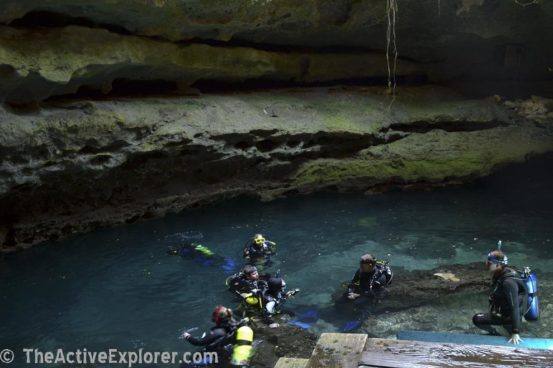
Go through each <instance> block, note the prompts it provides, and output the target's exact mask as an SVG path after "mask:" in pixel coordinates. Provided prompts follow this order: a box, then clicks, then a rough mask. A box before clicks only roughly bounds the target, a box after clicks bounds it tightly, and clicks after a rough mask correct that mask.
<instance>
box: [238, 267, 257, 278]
mask: <svg viewBox="0 0 553 368" xmlns="http://www.w3.org/2000/svg"><path fill="white" fill-rule="evenodd" d="M242 272H243V273H244V276H246V278H247V279H248V280H258V279H259V273H258V272H257V267H255V266H252V265H246V266H244V269H243V270H242Z"/></svg>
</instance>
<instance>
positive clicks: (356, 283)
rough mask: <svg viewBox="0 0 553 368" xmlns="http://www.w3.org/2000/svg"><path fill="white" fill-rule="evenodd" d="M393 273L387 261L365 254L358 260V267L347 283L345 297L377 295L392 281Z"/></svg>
mask: <svg viewBox="0 0 553 368" xmlns="http://www.w3.org/2000/svg"><path fill="white" fill-rule="evenodd" d="M392 278H393V274H392V270H391V269H390V267H389V266H388V265H387V263H384V262H381V261H377V260H376V259H375V258H374V257H373V256H372V255H371V254H365V255H363V256H362V257H361V259H360V261H359V269H358V270H357V272H355V275H354V276H353V279H352V280H351V282H350V283H349V285H348V290H347V292H346V295H345V297H346V298H347V299H349V300H355V299H357V298H359V297H360V296H362V295H364V296H369V297H371V296H379V295H380V293H379V292H380V291H382V290H383V288H384V287H385V286H387V285H389V284H390V283H391V282H392Z"/></svg>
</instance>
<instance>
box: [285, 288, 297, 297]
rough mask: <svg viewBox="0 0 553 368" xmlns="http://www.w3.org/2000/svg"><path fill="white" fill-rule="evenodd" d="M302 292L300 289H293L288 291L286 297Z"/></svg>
mask: <svg viewBox="0 0 553 368" xmlns="http://www.w3.org/2000/svg"><path fill="white" fill-rule="evenodd" d="M299 292H300V289H293V290H290V291H287V292H286V297H291V296H294V295H296V294H297V293H299Z"/></svg>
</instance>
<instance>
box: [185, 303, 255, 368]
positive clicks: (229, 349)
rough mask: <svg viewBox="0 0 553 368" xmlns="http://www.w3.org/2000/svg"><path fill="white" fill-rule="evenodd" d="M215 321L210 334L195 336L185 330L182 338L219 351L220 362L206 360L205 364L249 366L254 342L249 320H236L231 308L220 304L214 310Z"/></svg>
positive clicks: (196, 344)
mask: <svg viewBox="0 0 553 368" xmlns="http://www.w3.org/2000/svg"><path fill="white" fill-rule="evenodd" d="M213 322H215V326H214V327H212V328H211V332H210V334H209V335H207V336H205V337H201V338H195V337H193V336H192V335H190V333H188V332H184V333H183V334H182V338H184V339H185V340H187V341H188V342H189V343H190V344H192V345H194V346H202V347H203V348H204V351H208V352H217V357H218V362H204V365H205V366H213V367H229V366H230V367H248V365H249V361H250V358H251V355H252V343H253V330H252V329H251V328H250V327H249V326H248V325H247V322H248V320H247V319H243V320H241V321H236V320H235V319H233V317H232V310H231V309H230V308H226V307H224V306H222V305H218V306H217V307H216V308H215V310H214V311H213ZM213 363H215V364H213Z"/></svg>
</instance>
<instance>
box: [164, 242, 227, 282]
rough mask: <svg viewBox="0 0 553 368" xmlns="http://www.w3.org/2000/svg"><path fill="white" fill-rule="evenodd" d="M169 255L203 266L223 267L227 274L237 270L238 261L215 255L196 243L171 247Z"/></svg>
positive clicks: (168, 249)
mask: <svg viewBox="0 0 553 368" xmlns="http://www.w3.org/2000/svg"><path fill="white" fill-rule="evenodd" d="M167 254H169V255H172V256H181V257H182V258H186V259H193V260H195V261H196V262H198V263H200V264H201V265H202V266H206V267H208V266H221V268H222V269H223V270H225V272H227V274H228V273H232V272H234V270H235V269H236V266H237V264H236V261H234V260H233V259H232V258H226V257H222V256H220V255H218V254H215V253H213V251H212V250H211V249H209V248H208V247H206V246H205V245H202V244H198V243H195V242H185V243H184V244H182V245H180V246H170V247H168V248H167Z"/></svg>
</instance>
